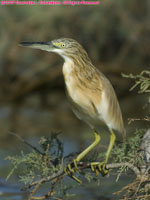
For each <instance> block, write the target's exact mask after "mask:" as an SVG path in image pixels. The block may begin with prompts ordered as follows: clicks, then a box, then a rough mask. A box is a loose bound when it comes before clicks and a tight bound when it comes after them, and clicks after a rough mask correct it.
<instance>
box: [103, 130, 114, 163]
mask: <svg viewBox="0 0 150 200" xmlns="http://www.w3.org/2000/svg"><path fill="white" fill-rule="evenodd" d="M115 140H116V136H115V133H114V132H113V130H112V129H110V143H109V146H108V149H107V152H106V158H105V162H106V163H107V162H108V159H109V156H110V153H111V150H112V148H113V146H114V143H115Z"/></svg>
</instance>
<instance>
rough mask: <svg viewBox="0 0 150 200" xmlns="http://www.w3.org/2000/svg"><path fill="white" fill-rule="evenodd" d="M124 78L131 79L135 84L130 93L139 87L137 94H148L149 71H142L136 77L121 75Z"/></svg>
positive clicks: (149, 83) (149, 90)
mask: <svg viewBox="0 0 150 200" xmlns="http://www.w3.org/2000/svg"><path fill="white" fill-rule="evenodd" d="M122 76H123V77H125V78H131V79H134V80H135V84H134V85H133V86H132V87H131V89H130V91H132V90H133V89H134V88H135V87H137V86H139V87H140V89H139V93H143V92H149V93H150V71H142V72H141V73H140V74H138V75H133V74H130V75H126V74H122Z"/></svg>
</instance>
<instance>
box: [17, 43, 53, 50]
mask: <svg viewBox="0 0 150 200" xmlns="http://www.w3.org/2000/svg"><path fill="white" fill-rule="evenodd" d="M19 46H24V47H29V48H33V49H41V50H45V51H53V50H54V46H53V44H52V42H21V43H20V44H19Z"/></svg>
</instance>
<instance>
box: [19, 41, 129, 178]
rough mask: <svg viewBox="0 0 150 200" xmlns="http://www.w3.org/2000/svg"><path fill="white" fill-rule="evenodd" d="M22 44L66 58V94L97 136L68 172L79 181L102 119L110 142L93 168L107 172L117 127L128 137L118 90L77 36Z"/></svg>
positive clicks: (69, 166)
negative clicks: (79, 168) (83, 160)
mask: <svg viewBox="0 0 150 200" xmlns="http://www.w3.org/2000/svg"><path fill="white" fill-rule="evenodd" d="M20 45H21V46H26V47H30V48H35V49H42V50H45V51H48V52H55V53H57V54H58V55H60V56H61V57H62V58H63V59H64V64H63V75H64V80H65V84H66V89H67V94H68V95H67V96H68V99H69V101H70V103H71V106H72V110H73V112H74V113H75V115H76V116H77V117H78V118H79V119H81V120H83V121H84V122H86V123H87V124H88V125H89V126H90V127H91V129H93V132H94V137H95V140H94V142H93V143H92V144H91V145H90V146H89V147H88V148H86V149H85V150H84V151H83V152H82V153H80V154H79V155H78V156H77V157H76V158H75V159H74V160H73V162H72V163H71V164H69V165H68V166H67V167H66V168H65V172H66V173H67V174H68V175H69V176H70V177H72V178H74V179H75V180H76V181H78V182H80V180H79V179H78V178H77V177H75V176H74V173H75V172H76V171H77V169H78V166H77V165H78V162H80V161H81V160H82V159H83V158H84V157H85V156H86V155H87V154H88V153H89V152H90V151H91V150H92V149H93V148H94V147H95V146H96V145H97V144H98V143H99V142H100V139H101V137H100V134H99V133H98V130H97V129H96V127H97V125H99V124H100V121H102V122H104V123H105V124H106V125H107V127H108V130H109V131H110V143H109V146H108V149H107V152H106V156H105V160H104V161H103V162H91V169H92V171H93V172H95V173H96V174H97V173H98V172H100V173H101V174H102V175H106V174H107V173H108V170H107V168H106V164H107V162H108V159H109V156H110V153H111V150H112V148H113V145H114V143H115V139H116V136H115V134H114V130H117V131H118V132H120V133H121V134H122V136H123V138H124V137H125V131H124V125H123V119H122V114H121V110H120V106H119V103H118V100H117V97H116V94H115V91H114V89H113V87H112V85H111V83H110V82H109V80H108V79H107V78H106V77H105V76H104V75H103V74H102V73H101V72H100V71H99V70H98V69H97V68H95V66H94V65H93V64H92V62H91V60H90V58H89V57H88V54H87V52H86V51H85V50H84V48H83V47H82V46H81V45H80V44H79V43H78V42H77V41H75V40H73V39H69V38H61V39H57V40H53V41H51V42H22V43H21V44H20Z"/></svg>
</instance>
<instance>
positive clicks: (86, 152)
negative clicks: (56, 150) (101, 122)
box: [75, 132, 101, 162]
mask: <svg viewBox="0 0 150 200" xmlns="http://www.w3.org/2000/svg"><path fill="white" fill-rule="evenodd" d="M94 136H95V140H94V142H93V143H92V144H91V145H90V146H89V147H88V148H86V149H85V150H84V151H83V152H82V153H80V154H79V155H78V156H77V157H76V159H75V161H76V162H79V161H80V160H82V159H83V158H84V157H85V156H86V155H87V154H88V153H89V152H90V151H91V150H92V149H93V148H94V147H95V146H96V145H97V144H98V143H99V142H100V139H101V137H100V135H99V134H98V133H96V132H94Z"/></svg>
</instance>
